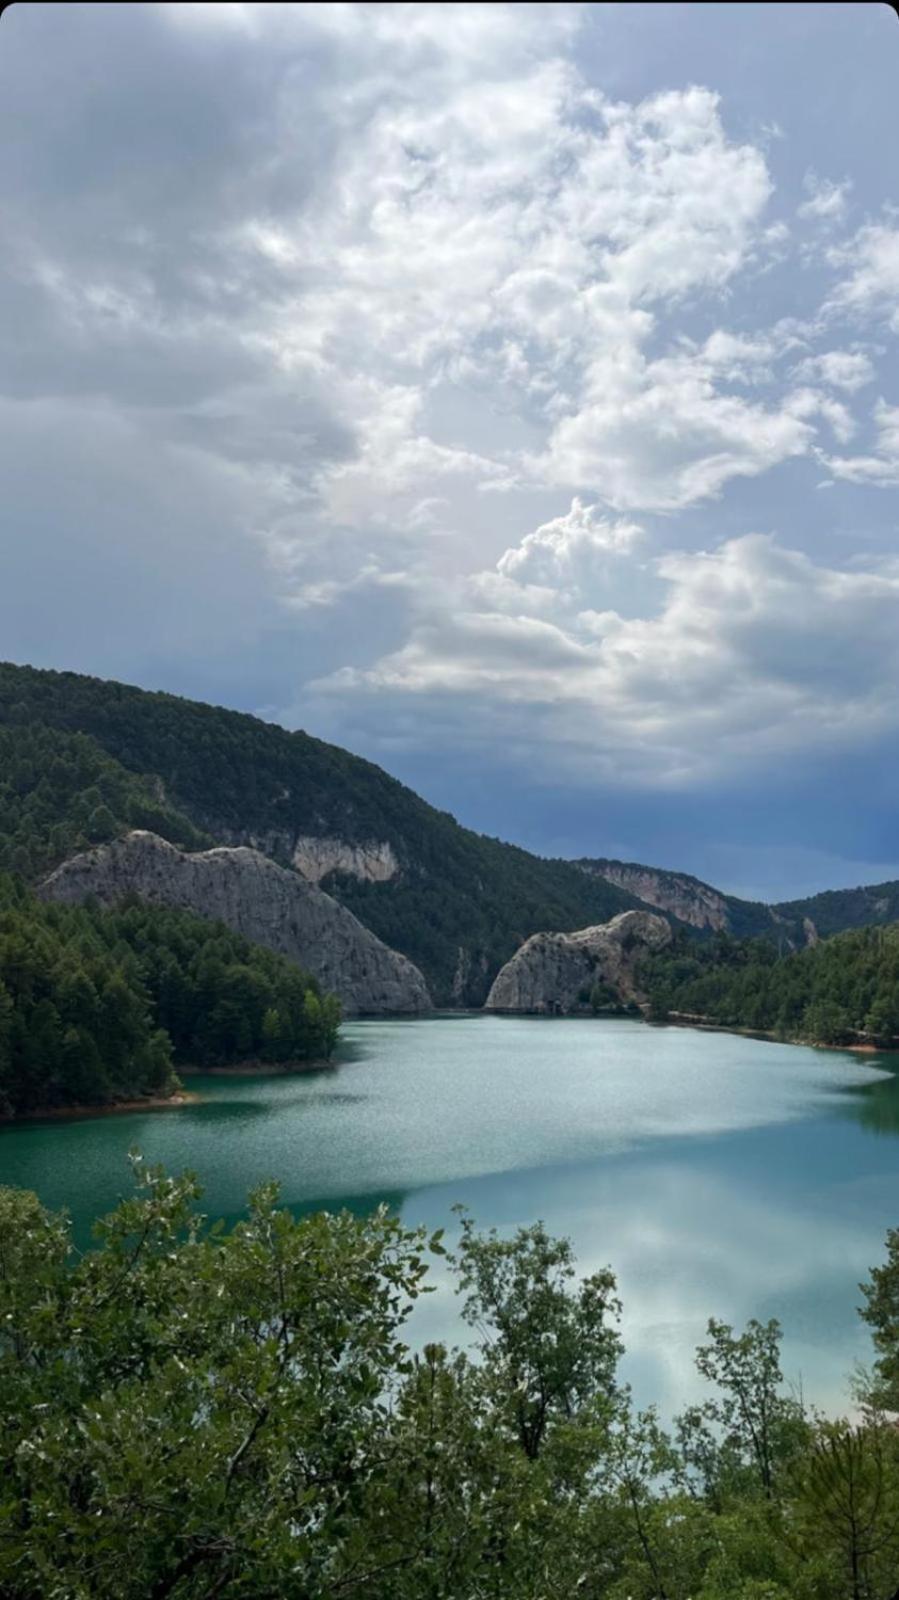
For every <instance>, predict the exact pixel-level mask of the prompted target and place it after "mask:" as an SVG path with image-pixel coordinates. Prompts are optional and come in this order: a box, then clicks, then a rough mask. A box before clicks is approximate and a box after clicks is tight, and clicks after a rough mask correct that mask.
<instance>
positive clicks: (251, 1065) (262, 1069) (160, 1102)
mask: <svg viewBox="0 0 899 1600" xmlns="http://www.w3.org/2000/svg"><path fill="white" fill-rule="evenodd" d="M336 1065H337V1064H336V1062H334V1061H324V1060H321V1059H316V1060H315V1061H287V1062H280V1061H277V1062H272V1061H242V1062H239V1063H238V1064H237V1065H232V1066H227V1067H187V1066H184V1067H181V1069H180V1071H181V1072H183V1073H184V1074H185V1075H186V1076H187V1077H192V1078H289V1077H299V1076H300V1075H301V1074H303V1073H307V1072H333V1071H335V1070H336ZM202 1101H203V1096H202V1095H201V1094H197V1093H196V1092H195V1091H194V1090H193V1089H184V1088H181V1089H176V1090H175V1091H174V1093H173V1094H156V1095H147V1097H146V1098H145V1099H142V1100H114V1101H113V1102H112V1103H111V1104H109V1105H95V1106H92V1105H78V1106H39V1107H38V1108H37V1110H35V1111H18V1112H15V1113H14V1114H13V1115H11V1116H0V1129H3V1128H15V1127H18V1126H19V1124H20V1123H23V1122H69V1121H71V1122H78V1121H81V1120H83V1119H84V1118H87V1117H115V1116H126V1115H128V1114H133V1113H134V1112H136V1111H180V1110H181V1108H182V1107H183V1106H195V1105H201V1104H202Z"/></svg>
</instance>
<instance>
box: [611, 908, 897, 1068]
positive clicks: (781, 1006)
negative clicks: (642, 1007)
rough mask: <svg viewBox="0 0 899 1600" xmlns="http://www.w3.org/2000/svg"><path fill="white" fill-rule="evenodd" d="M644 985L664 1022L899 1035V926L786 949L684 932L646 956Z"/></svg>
mask: <svg viewBox="0 0 899 1600" xmlns="http://www.w3.org/2000/svg"><path fill="white" fill-rule="evenodd" d="M640 973H641V982H642V984H643V987H644V989H645V990H646V993H647V994H648V996H649V1000H650V1014H651V1016H653V1017H654V1018H656V1019H657V1020H660V1019H663V1018H664V1017H666V1016H668V1014H669V1013H680V1014H685V1015H688V1016H697V1017H703V1018H705V1019H706V1020H707V1021H709V1022H715V1023H719V1024H720V1025H721V1026H723V1027H729V1028H733V1027H741V1028H750V1029H758V1030H760V1031H765V1032H772V1033H776V1034H779V1035H780V1036H781V1037H783V1038H785V1039H808V1040H811V1041H813V1042H817V1043H821V1044H851V1043H856V1042H858V1041H859V1040H861V1039H865V1040H870V1041H871V1042H872V1043H875V1044H881V1045H889V1044H891V1043H893V1041H894V1040H895V1039H896V1038H897V1037H899V924H896V923H893V924H891V925H890V926H889V927H869V928H859V929H854V930H852V931H850V932H848V933H840V934H836V935H834V936H833V937H832V938H830V939H823V940H822V941H821V942H820V943H819V944H816V945H811V946H809V947H807V948H806V949H804V950H797V951H795V952H793V953H791V954H788V955H779V954H778V951H777V949H776V947H775V946H774V945H772V943H771V942H770V940H768V939H745V940H738V939H732V938H731V937H730V936H729V935H727V934H719V935H716V936H715V938H714V939H710V940H708V941H705V942H700V941H696V940H687V939H686V938H684V937H683V936H682V935H680V936H677V937H676V938H675V941H674V943H673V945H671V946H669V948H668V949H667V950H664V951H660V952H659V953H657V954H654V955H651V956H648V957H647V958H646V959H645V960H644V962H643V964H642V966H641V969H640Z"/></svg>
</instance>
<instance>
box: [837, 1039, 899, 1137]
mask: <svg viewBox="0 0 899 1600" xmlns="http://www.w3.org/2000/svg"><path fill="white" fill-rule="evenodd" d="M870 1061H871V1065H872V1066H874V1067H877V1068H879V1069H880V1070H881V1071H884V1072H886V1073H888V1074H889V1076H888V1077H883V1078H879V1079H876V1080H875V1081H874V1082H872V1083H865V1084H856V1085H853V1086H852V1087H851V1088H849V1089H847V1090H846V1091H845V1097H846V1101H847V1106H848V1109H849V1111H850V1112H851V1114H852V1115H853V1116H854V1117H855V1118H856V1119H857V1120H858V1121H859V1122H860V1123H861V1124H862V1127H864V1128H869V1129H870V1131H871V1132H872V1133H882V1134H887V1135H890V1136H895V1135H896V1134H899V1069H897V1066H896V1057H895V1055H883V1056H872V1057H870Z"/></svg>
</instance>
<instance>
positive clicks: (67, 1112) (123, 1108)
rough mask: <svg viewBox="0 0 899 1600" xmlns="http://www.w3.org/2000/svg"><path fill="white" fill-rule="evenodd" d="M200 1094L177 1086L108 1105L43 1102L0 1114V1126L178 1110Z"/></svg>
mask: <svg viewBox="0 0 899 1600" xmlns="http://www.w3.org/2000/svg"><path fill="white" fill-rule="evenodd" d="M201 1099H202V1096H201V1095H198V1094H193V1093H192V1092H191V1090H190V1089H176V1090H175V1092H174V1094H155V1095H148V1096H147V1098H146V1099H145V1100H114V1101H113V1102H112V1104H111V1105H100V1106H43V1107H40V1108H39V1109H38V1110H36V1111H19V1112H17V1113H16V1114H15V1115H14V1116H2V1117H0V1128H15V1127H17V1126H18V1124H19V1123H20V1122H60V1121H68V1120H69V1119H70V1118H71V1120H72V1121H76V1120H78V1119H79V1118H83V1117H114V1116H119V1115H122V1114H124V1113H127V1112H134V1111H178V1110H180V1109H181V1107H182V1106H189V1105H196V1104H198V1103H199V1101H200V1100H201Z"/></svg>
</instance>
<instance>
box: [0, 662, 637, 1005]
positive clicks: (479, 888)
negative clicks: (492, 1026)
mask: <svg viewBox="0 0 899 1600" xmlns="http://www.w3.org/2000/svg"><path fill="white" fill-rule="evenodd" d="M0 740H2V741H3V743H2V745H0V753H2V763H3V764H2V768H0V771H2V774H3V776H2V779H0V870H2V869H4V868H5V869H7V870H13V871H16V872H19V873H20V874H21V875H22V876H24V877H26V878H27V879H30V880H32V881H35V880H37V879H39V878H42V877H44V876H46V874H47V872H49V871H50V870H52V869H53V868H54V867H56V866H58V865H59V864H60V863H61V862H62V861H64V860H66V859H67V858H68V857H70V856H71V855H73V854H75V853H76V852H78V851H82V850H84V849H85V848H86V847H88V846H92V845H97V844H102V843H105V842H107V841H109V840H111V839H114V838H116V837H119V836H121V835H123V834H125V833H127V832H129V831H130V830H132V829H135V828H138V829H145V830H149V831H151V832H153V833H155V834H157V835H159V836H160V837H163V838H165V839H167V840H168V841H169V842H170V843H172V844H174V845H176V846H179V847H181V848H183V849H187V850H190V851H196V850H201V849H204V848H208V847H209V846H211V845H228V846H241V845H246V846H249V847H251V848H252V849H255V850H258V851H261V852H262V853H263V854H264V855H267V856H269V857H270V858H271V859H272V860H274V861H275V862H276V863H277V864H279V865H280V866H283V867H287V868H293V869H295V870H297V871H299V872H300V873H301V874H302V875H304V876H306V877H308V878H311V879H312V880H313V881H315V882H317V883H318V884H319V886H320V887H321V888H323V889H325V890H326V891H327V892H328V893H330V894H331V895H333V896H334V897H335V898H336V899H337V900H339V901H340V902H341V903H342V904H343V905H344V906H346V907H347V908H348V909H349V910H351V911H352V912H353V913H354V914H355V915H356V916H357V917H358V918H359V920H360V922H362V923H363V924H364V925H365V927H367V928H370V929H371V931H372V932H373V933H375V934H376V935H377V936H378V937H379V938H380V939H381V940H383V941H384V943H385V944H387V945H389V946H390V947H391V948H392V949H394V950H398V951H400V952H401V953H402V954H403V955H405V956H407V957H408V958H409V960H410V961H412V962H414V963H415V965H416V966H417V967H419V968H420V969H421V971H422V972H423V973H424V975H425V978H426V979H427V982H428V986H429V988H430V991H431V994H432V996H433V998H434V1000H435V1001H436V1002H437V1004H439V1005H448V1004H452V1005H469V1006H477V1005H481V1004H482V1003H483V1001H484V999H485V998H486V995H487V992H488V990H489V988H490V985H491V982H492V980H493V978H494V977H495V975H496V973H497V972H498V970H499V968H500V967H501V966H502V965H503V964H504V963H505V962H506V961H507V960H508V959H509V957H510V956H512V955H513V954H514V952H515V951H516V950H517V949H518V947H519V945H521V944H522V943H523V942H524V940H525V939H527V938H528V937H529V936H530V935H531V934H532V933H537V932H540V931H542V930H543V929H546V928H551V929H556V930H559V931H571V930H574V929H577V928H583V927H587V926H591V925H594V924H596V923H600V922H607V921H608V920H609V919H610V918H611V917H613V916H615V915H616V913H618V912H620V911H626V910H630V909H634V908H637V909H639V908H640V902H639V901H638V900H637V899H636V898H635V897H634V896H633V895H632V894H630V893H629V892H628V891H627V890H625V889H622V888H620V887H619V886H617V885H615V884H612V883H609V882H608V881H606V880H605V879H603V878H601V877H591V876H590V875H589V874H587V873H585V872H583V871H581V870H580V869H579V868H578V867H576V866H574V865H573V864H572V863H570V862H564V861H544V860H541V859H540V858H539V857H537V856H533V855H530V854H529V853H528V852H527V851H526V850H520V849H518V848H517V847H516V846H514V845H509V844H502V843H501V842H500V841H499V840H497V839H489V838H485V837H484V836H483V835H480V834H477V833H473V832H472V831H471V830H470V829H468V828H463V827H461V826H460V825H459V823H457V822H456V821H455V819H454V818H453V817H451V816H450V815H449V814H448V813H447V812H443V811H439V810H437V809H435V808H434V807H433V806H430V805H428V804H426V802H425V801H423V800H421V799H420V798H419V797H418V796H417V795H416V794H413V792H412V791H411V790H410V789H407V788H406V787H405V786H404V785H403V784H401V783H399V782H398V781H397V780H396V779H395V778H391V777H389V776H388V774H387V773H386V772H384V771H383V770H382V769H381V768H380V767H377V766H375V765H374V764H373V763H372V762H369V761H364V760H362V759H361V758H360V757H358V756H353V755H350V754H349V753H348V752H347V751H345V750H341V749H339V748H338V747H337V746H335V745H330V744H326V743H324V742H323V741H322V740H320V739H315V738H312V737H311V736H310V735H308V734H306V733H303V732H295V733H289V732H287V731H286V730H285V729H283V728H280V727H277V726H275V725H274V724H272V723H267V722H262V721H260V720H259V719H258V718H256V717H252V716H248V715H245V714H244V713H241V712H236V711H227V710H223V709H220V708H218V707H214V706H209V705H204V704H202V703H199V702H196V701H191V700H185V699H181V698H180V697H178V696H176V695H170V694H160V693H153V692H148V691H146V690H143V689H138V688H133V687H129V686H126V685H124V684H120V683H111V682H104V681H102V680H100V679H98V678H91V677H84V676H81V675H80V674H77V673H73V672H47V671H39V670H37V669H35V668H32V667H23V666H16V665H13V664H11V663H4V664H0Z"/></svg>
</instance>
